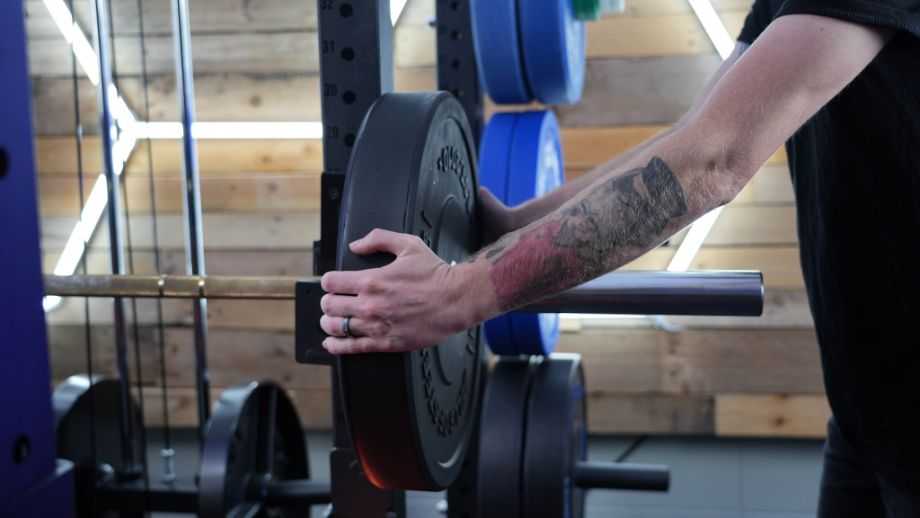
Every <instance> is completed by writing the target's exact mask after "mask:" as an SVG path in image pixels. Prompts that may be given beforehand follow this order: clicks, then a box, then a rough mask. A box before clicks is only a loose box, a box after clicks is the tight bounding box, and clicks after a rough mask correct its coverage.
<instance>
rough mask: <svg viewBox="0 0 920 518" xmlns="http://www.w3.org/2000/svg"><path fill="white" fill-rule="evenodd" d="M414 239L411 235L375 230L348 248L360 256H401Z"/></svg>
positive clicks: (353, 242)
mask: <svg viewBox="0 0 920 518" xmlns="http://www.w3.org/2000/svg"><path fill="white" fill-rule="evenodd" d="M413 237H414V236H411V235H409V234H400V233H398V232H392V231H390V230H383V229H380V228H375V229H374V230H371V231H370V232H368V234H367V235H366V236H364V237H362V238H361V239H358V240H357V241H352V242H351V244H349V245H348V246H349V248H351V251H352V252H354V253H356V254H358V255H367V254H373V253H375V252H386V253H390V254H393V255H399V254H401V253H402V252H403V250H405V249H406V248H408V247H409V246H410V244H411V243H412V239H413Z"/></svg>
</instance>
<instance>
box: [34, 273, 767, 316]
mask: <svg viewBox="0 0 920 518" xmlns="http://www.w3.org/2000/svg"><path fill="white" fill-rule="evenodd" d="M318 281H319V279H318V278H317V277H306V278H297V277H239V276H223V275H208V276H195V275H70V276H56V275H46V276H45V293H46V294H47V295H58V296H62V297H126V298H128V297H137V298H180V299H197V298H208V299H274V300H293V299H294V292H295V286H296V284H297V283H298V282H318ZM522 310H523V311H534V312H544V313H596V314H637V315H725V316H759V315H760V314H761V313H762V312H763V277H762V275H761V274H760V272H744V271H736V272H729V271H726V272H682V273H674V272H614V273H609V274H607V275H604V276H602V277H599V278H597V279H595V280H593V281H590V282H587V283H585V284H582V285H580V286H576V287H575V288H572V289H571V290H568V291H566V292H564V293H560V294H558V295H554V296H552V297H547V298H545V299H543V300H540V301H537V302H535V303H533V304H531V305H529V306H527V307H526V308H523V309H522Z"/></svg>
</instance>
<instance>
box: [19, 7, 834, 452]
mask: <svg viewBox="0 0 920 518" xmlns="http://www.w3.org/2000/svg"><path fill="white" fill-rule="evenodd" d="M75 3H76V11H77V17H78V21H79V22H80V23H81V25H82V26H83V27H84V29H86V28H89V27H90V26H89V25H88V23H87V22H88V20H89V19H90V18H89V8H88V5H89V4H88V1H87V0H76V1H75ZM714 4H715V6H716V8H717V10H718V11H719V12H720V14H721V16H722V18H723V20H724V21H725V23H726V25H727V26H728V28H729V30H730V32H732V33H737V31H738V29H739V28H740V26H741V24H742V22H743V19H744V16H745V14H746V10H747V8H748V7H749V5H750V0H717V1H715V2H714ZM136 5H137V3H136V2H134V1H133V0H113V11H114V12H113V20H114V33H115V63H116V72H117V84H118V86H119V88H120V90H121V92H122V93H123V95H124V96H125V98H126V99H127V100H128V102H129V104H130V105H131V106H132V108H133V109H134V110H135V111H136V112H137V113H139V114H140V115H141V117H142V118H143V117H144V116H145V115H146V114H149V119H150V120H161V121H170V120H175V119H176V117H177V108H176V105H177V104H176V98H175V95H176V92H175V81H174V78H173V76H172V73H173V63H172V51H171V46H170V38H171V36H170V21H169V10H168V5H167V4H166V3H163V2H146V3H145V7H144V9H145V12H144V20H145V30H144V34H143V35H144V44H145V46H146V49H147V53H146V56H147V63H146V67H147V73H148V77H147V84H146V88H145V84H144V80H143V77H142V66H141V61H140V59H139V58H140V48H141V41H140V36H141V31H140V28H139V26H138V16H137V13H136V11H135V10H136ZM433 5H434V2H433V0H409V4H408V7H407V9H406V12H405V13H404V14H403V17H402V19H401V21H400V23H399V25H398V27H397V29H396V32H395V36H394V38H395V50H396V55H395V61H396V65H397V70H396V82H397V88H398V89H399V90H423V89H431V88H433V87H434V85H435V74H434V68H433V65H434V62H435V51H434V33H433V30H432V29H431V28H430V27H429V26H428V20H429V19H430V17H431V16H432V15H433ZM26 7H27V11H28V28H29V33H30V56H31V60H30V62H31V69H32V73H33V76H34V78H33V93H34V100H35V112H36V133H37V135H36V138H37V147H38V159H39V160H38V164H39V166H38V167H39V175H38V182H39V187H40V192H41V212H42V218H43V248H44V259H45V268H46V270H50V269H51V268H53V265H54V262H55V261H56V260H57V258H58V257H59V255H60V252H61V250H62V248H63V245H64V242H65V241H66V239H67V237H68V235H69V234H70V232H71V230H72V228H73V225H74V223H75V221H76V214H77V211H78V208H79V203H80V202H79V196H78V187H79V182H78V181H77V172H78V170H80V169H81V167H82V170H83V171H84V173H85V176H86V180H85V181H84V185H83V188H84V193H85V194H87V193H88V191H89V187H91V183H92V181H93V178H94V177H95V176H96V175H97V174H98V172H99V170H100V156H99V155H100V154H99V140H98V137H96V135H97V134H98V123H97V115H96V104H95V92H94V91H93V88H92V86H91V85H90V84H89V82H88V81H86V80H84V79H80V80H79V81H78V92H77V95H76V97H77V98H78V99H79V102H78V106H77V107H76V108H77V109H75V106H74V97H75V96H74V91H73V87H72V80H71V73H72V69H71V60H70V57H69V54H68V47H67V45H66V44H65V42H64V40H63V38H61V36H60V35H59V34H58V33H57V30H56V28H55V27H54V25H53V22H52V21H51V19H50V17H49V16H48V14H47V13H46V12H45V10H44V6H43V5H42V2H41V1H40V0H26ZM191 8H192V13H191V21H192V45H193V55H194V69H195V74H196V89H197V108H198V117H199V120H204V121H234V120H236V121H276V120H317V119H318V118H319V116H320V113H319V93H318V76H317V57H316V56H317V49H316V33H315V30H316V16H315V11H314V9H315V2H311V1H302V0H246V1H243V0H200V1H197V2H192V3H191ZM588 53H589V59H590V60H589V63H588V69H587V87H586V91H585V96H584V99H583V100H582V102H581V103H579V104H578V105H577V106H572V107H561V108H558V109H557V113H558V115H559V118H560V120H561V122H562V124H563V126H564V129H563V138H564V142H565V162H566V167H567V171H568V175H569V176H570V177H574V176H576V175H579V174H583V173H584V172H585V171H587V170H589V169H590V168H592V167H594V166H595V165H597V164H598V163H600V162H602V161H604V160H606V159H607V158H609V157H610V156H612V155H615V154H617V153H619V152H622V151H624V150H626V149H629V148H630V147H631V146H633V145H635V144H637V143H639V142H641V141H642V140H644V139H645V138H647V137H649V136H651V135H653V134H655V133H656V132H658V131H661V130H662V129H664V128H666V127H667V125H669V124H671V123H673V122H674V121H675V120H677V119H678V118H679V117H680V116H681V115H682V114H683V112H684V111H685V110H686V109H687V108H688V107H689V105H690V104H691V102H692V101H693V99H694V96H695V94H696V92H697V91H698V90H699V89H700V88H702V86H703V85H704V84H705V82H706V81H707V79H708V77H709V76H710V74H712V72H713V71H714V70H715V69H716V68H717V67H718V65H719V62H720V61H719V58H718V56H717V55H716V54H715V52H714V49H713V48H712V45H711V44H710V43H709V41H708V39H707V38H706V35H705V33H704V32H703V30H702V27H701V26H700V24H699V23H698V22H697V20H696V18H695V17H694V15H693V14H692V12H691V11H690V9H689V7H688V5H687V3H686V1H685V0H627V11H626V13H625V14H622V15H617V16H608V17H606V18H604V19H603V20H602V21H600V22H597V23H594V24H592V25H591V27H590V29H589V33H588ZM145 90H146V91H145ZM495 109H498V108H496V107H494V106H491V105H489V110H490V111H491V110H495ZM513 109H518V108H513ZM76 113H79V115H80V118H81V124H82V129H83V132H84V135H85V138H84V140H83V145H82V163H78V161H77V149H76V141H75V138H74V136H73V135H74V128H75V127H76V123H75V114H76ZM199 150H200V157H199V159H200V167H201V174H202V197H203V206H204V211H205V216H204V229H205V246H206V251H207V269H208V271H209V272H210V273H213V274H268V275H309V274H310V273H311V269H312V265H311V246H312V241H313V239H315V238H316V236H317V233H318V229H319V218H318V213H317V211H318V208H319V194H318V190H319V174H320V170H321V165H322V152H321V151H322V150H321V146H320V143H319V142H318V141H268V140H249V141H202V142H200V143H199ZM180 170H181V156H180V149H179V146H178V143H177V142H174V141H157V142H153V143H152V144H151V145H150V146H149V147H148V146H147V145H146V144H144V143H142V144H141V145H139V146H138V148H137V150H136V151H135V153H134V155H133V156H132V158H131V160H130V162H129V164H128V166H127V174H126V183H125V185H126V187H125V194H126V200H127V202H126V203H125V206H126V208H127V210H128V216H129V218H130V221H129V225H128V228H129V229H130V234H131V240H132V243H133V254H132V256H131V259H132V262H133V266H134V269H135V271H137V272H139V273H142V272H152V271H153V269H154V265H155V263H156V262H157V261H156V260H157V259H158V260H159V262H160V264H161V265H162V267H163V269H164V270H165V271H166V272H181V271H182V270H183V268H184V257H183V252H182V245H183V234H182V232H183V230H182V220H181V211H182V206H181V203H182V202H181V180H180V176H179V175H180ZM151 186H152V188H153V190H154V192H155V202H156V206H157V209H158V216H157V218H156V223H157V225H158V230H159V232H158V236H157V237H158V242H159V245H160V247H161V250H160V252H159V255H158V256H157V255H156V254H155V253H154V250H153V241H154V240H153V231H152V228H153V223H154V220H153V218H152V217H151V215H150V210H151V198H150V189H151ZM104 235H105V232H104V230H103V229H100V231H98V232H97V234H96V236H97V237H96V239H94V241H93V243H92V248H91V252H90V253H89V254H88V260H87V267H88V270H89V271H90V272H100V273H101V272H105V271H106V267H107V266H106V265H107V259H106V253H107V244H106V242H105V239H102V237H101V236H104ZM679 242H680V236H677V237H676V238H674V239H672V240H671V242H670V243H669V245H668V246H663V247H661V248H658V249H656V250H654V251H652V252H651V253H649V254H648V255H646V256H645V257H643V258H641V259H639V260H637V261H636V262H635V263H634V264H632V265H630V266H629V268H634V269H661V268H664V267H665V266H666V265H667V263H668V261H669V259H670V257H671V256H672V254H673V253H674V250H675V246H676V245H677V244H678V243H679ZM693 268H699V269H760V270H763V272H764V275H765V280H766V286H767V308H766V314H765V316H764V317H763V318H760V319H753V318H672V319H669V323H670V324H673V325H677V326H681V327H682V330H681V331H679V332H674V331H672V330H664V329H661V328H656V327H655V326H653V325H651V324H650V323H649V321H647V320H635V319H633V320H624V321H616V322H614V323H612V324H611V323H610V322H607V323H605V324H604V325H600V324H599V323H598V322H595V321H593V320H592V321H586V322H584V323H583V325H567V328H566V332H565V333H564V335H563V338H562V343H561V345H560V349H561V350H565V351H576V352H580V353H581V354H583V355H584V357H585V365H586V370H587V376H588V387H589V389H590V398H591V401H590V412H589V413H590V426H591V430H592V431H593V432H595V433H629V434H632V433H636V434H638V433H654V434H716V435H721V436H790V437H816V436H821V435H822V434H823V433H824V426H823V422H824V420H825V419H826V417H827V415H828V409H827V405H826V402H825V400H824V396H823V393H822V385H821V378H820V371H819V359H818V353H817V346H816V343H815V336H814V332H813V330H812V324H811V320H810V316H809V314H808V309H807V302H806V299H805V296H804V292H803V284H802V277H801V274H800V272H799V266H798V244H797V238H796V232H795V212H794V207H793V195H792V190H791V186H790V185H789V179H788V170H787V166H786V163H785V156H784V154H783V153H782V152H778V153H777V154H776V155H775V156H774V157H773V158H772V159H771V160H770V161H769V162H768V163H767V164H766V165H765V167H764V168H763V170H762V171H761V172H760V173H759V174H758V175H757V177H756V178H755V180H754V181H753V182H752V183H751V184H750V185H749V186H748V187H747V188H746V189H745V190H744V192H743V193H741V195H740V196H738V198H737V199H736V200H735V201H734V202H732V203H731V204H730V205H729V206H728V207H727V208H726V209H725V211H724V213H723V215H722V217H721V218H720V220H719V221H718V223H717V224H716V226H715V228H714V229H713V231H712V234H711V235H710V237H709V239H708V240H707V242H706V245H705V246H704V247H703V249H702V250H701V251H700V253H699V254H698V256H697V257H696V259H695V261H694V264H693ZM88 309H89V313H90V317H91V322H92V325H91V326H90V327H89V328H88V331H89V333H88V334H87V328H86V327H85V326H84V322H85V319H84V316H85V313H84V310H85V308H84V302H83V301H81V300H71V301H67V302H66V303H65V304H64V306H63V307H62V308H61V309H60V310H57V311H55V312H54V313H52V314H51V315H49V319H48V320H49V329H50V337H51V338H50V339H51V347H52V358H53V371H54V378H55V379H56V380H60V379H62V378H64V377H66V376H67V375H70V374H73V373H76V372H82V371H84V370H85V368H86V367H85V365H84V347H85V343H86V339H87V336H89V337H90V339H91V342H92V347H93V350H94V352H95V355H94V357H95V368H96V370H97V371H99V372H111V371H112V369H113V355H112V347H111V343H112V332H111V329H110V327H109V325H110V321H111V308H110V306H109V303H107V302H105V301H93V302H92V303H90V304H89V308H88ZM161 310H162V313H163V315H164V321H165V327H164V329H163V332H162V334H160V332H159V331H158V328H157V327H156V325H155V324H156V313H157V304H156V303H155V302H152V301H138V303H137V321H138V330H137V338H138V340H137V345H138V348H139V351H140V356H141V360H142V361H141V362H140V363H141V367H142V368H141V373H142V377H143V381H144V384H145V387H146V389H145V390H144V399H145V401H146V402H147V405H146V409H147V413H148V420H149V422H150V423H151V424H157V423H159V422H160V411H161V410H162V403H161V401H160V398H159V396H160V394H159V390H158V388H157V381H156V380H157V377H158V368H157V363H156V361H155V358H156V354H157V352H158V347H159V344H160V343H161V342H162V344H163V350H164V354H165V357H166V363H167V367H168V368H167V375H166V383H167V385H168V387H169V394H170V396H169V398H168V400H167V405H168V407H169V409H170V412H171V418H172V420H173V422H174V423H179V424H182V425H190V424H193V420H194V409H193V393H192V390H191V386H192V373H191V367H190V366H191V362H192V353H191V341H192V334H191V332H190V328H189V324H190V322H191V306H190V305H189V304H188V303H183V302H175V301H170V302H164V303H163V304H162V307H161ZM209 312H210V325H211V330H210V335H209V336H210V352H209V354H210V358H209V362H210V369H211V377H212V383H213V385H214V387H215V388H217V389H219V388H220V387H225V386H227V385H230V384H233V383H237V382H240V381H244V380H246V379H250V378H274V379H278V380H279V381H281V382H283V383H284V385H285V386H286V387H288V388H289V390H290V391H291V394H292V396H293V397H294V398H295V400H296V402H297V404H298V406H299V408H300V411H301V417H302V420H303V421H304V423H305V424H306V426H308V427H311V428H323V427H328V426H329V377H328V372H327V371H326V370H325V368H320V367H310V366H302V365H298V364H296V363H294V362H293V359H292V358H293V335H292V327H293V317H292V305H291V304H290V303H286V302H260V303H240V302H233V301H213V302H211V304H210V305H209ZM132 334H133V333H132ZM160 337H162V340H160ZM217 393H218V392H217V390H216V391H215V395H216V394H217Z"/></svg>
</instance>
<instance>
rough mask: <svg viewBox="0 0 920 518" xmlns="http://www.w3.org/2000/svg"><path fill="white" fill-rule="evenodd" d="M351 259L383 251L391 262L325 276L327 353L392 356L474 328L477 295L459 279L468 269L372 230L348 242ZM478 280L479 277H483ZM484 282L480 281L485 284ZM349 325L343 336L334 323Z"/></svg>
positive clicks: (410, 240) (412, 240) (402, 237)
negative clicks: (387, 353)
mask: <svg viewBox="0 0 920 518" xmlns="http://www.w3.org/2000/svg"><path fill="white" fill-rule="evenodd" d="M350 248H351V251H352V252H354V253H356V254H359V255H367V254H372V253H377V252H385V253H390V254H393V255H395V256H396V259H395V260H394V261H393V262H392V263H390V264H388V265H387V266H384V267H381V268H374V269H370V270H362V271H353V272H329V273H327V274H326V275H324V276H323V279H322V286H323V289H324V290H325V291H326V292H328V294H327V295H325V296H324V297H323V299H322V301H321V303H320V305H321V307H322V310H323V313H325V315H323V317H322V318H321V319H320V325H321V326H322V328H323V330H324V331H325V332H326V333H327V334H329V335H330V336H329V338H327V339H326V340H325V341H323V347H325V348H326V350H328V351H329V352H331V353H333V354H351V353H366V352H397V351H409V350H414V349H422V348H424V347H429V346H432V345H435V344H437V343H440V342H442V341H444V339H446V338H448V337H450V336H452V335H454V334H456V333H459V332H460V331H463V330H464V329H466V328H468V327H470V326H473V325H475V324H476V322H477V319H476V318H475V317H474V315H475V314H476V308H475V307H474V306H475V305H476V304H475V302H476V301H480V302H481V300H482V299H483V298H485V297H484V295H483V294H482V293H481V290H479V291H480V292H479V293H476V294H475V296H472V297H471V296H470V294H471V292H472V287H471V283H472V284H482V282H479V283H475V282H471V280H470V279H464V278H463V277H465V276H468V274H469V273H472V272H471V268H470V267H471V265H462V266H455V267H452V266H451V265H449V264H447V263H445V262H444V261H442V260H441V259H440V258H439V257H438V256H437V255H435V254H434V252H432V251H431V250H430V249H429V248H428V247H427V246H425V243H424V242H422V240H421V239H419V238H418V237H417V236H412V235H408V234H399V233H396V232H390V231H387V230H380V229H376V230H373V231H371V232H370V233H369V234H368V235H367V236H365V237H363V238H361V239H359V240H357V241H355V242H353V243H351V245H350ZM483 277H484V278H485V277H486V276H483ZM486 282H488V281H486ZM345 317H351V319H350V320H349V330H350V332H349V335H350V336H349V337H345V336H344V332H343V329H342V325H343V322H344V319H345Z"/></svg>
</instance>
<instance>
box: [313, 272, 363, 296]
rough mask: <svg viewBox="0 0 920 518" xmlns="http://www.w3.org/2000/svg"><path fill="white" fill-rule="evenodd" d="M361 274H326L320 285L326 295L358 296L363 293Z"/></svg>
mask: <svg viewBox="0 0 920 518" xmlns="http://www.w3.org/2000/svg"><path fill="white" fill-rule="evenodd" d="M361 277H362V275H361V272H360V271H357V272H326V274H325V275H323V278H322V279H321V280H320V285H321V286H322V287H323V291H325V292H326V293H341V294H346V295H357V294H358V292H359V291H361Z"/></svg>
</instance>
